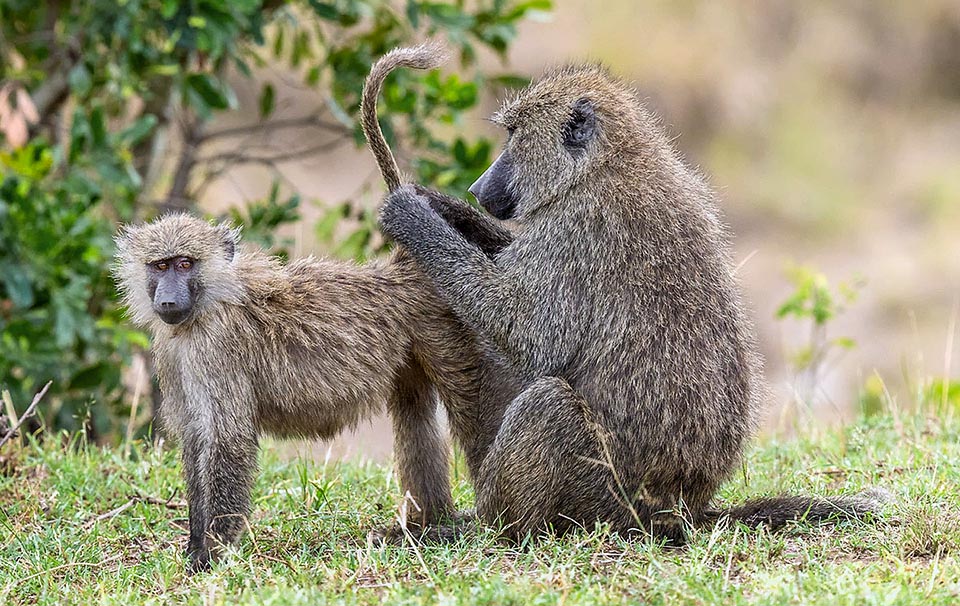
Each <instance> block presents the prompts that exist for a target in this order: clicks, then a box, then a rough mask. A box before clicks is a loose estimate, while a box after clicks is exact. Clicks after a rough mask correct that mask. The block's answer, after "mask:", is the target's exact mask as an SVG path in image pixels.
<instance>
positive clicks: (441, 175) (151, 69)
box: [0, 0, 551, 436]
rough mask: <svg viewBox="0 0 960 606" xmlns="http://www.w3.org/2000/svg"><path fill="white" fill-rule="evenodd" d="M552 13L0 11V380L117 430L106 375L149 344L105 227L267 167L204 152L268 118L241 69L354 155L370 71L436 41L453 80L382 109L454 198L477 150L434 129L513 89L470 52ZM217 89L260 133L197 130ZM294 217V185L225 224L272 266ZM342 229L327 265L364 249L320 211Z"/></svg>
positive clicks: (390, 128) (372, 245)
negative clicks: (391, 55)
mask: <svg viewBox="0 0 960 606" xmlns="http://www.w3.org/2000/svg"><path fill="white" fill-rule="evenodd" d="M550 8H551V3H550V1H549V0H520V1H510V0H482V1H480V2H475V3H465V2H454V3H443V2H421V1H415V0H408V1H406V2H403V3H391V2H386V1H381V0H335V1H333V2H320V1H318V0H307V1H306V2H282V1H275V0H265V1H261V0H196V1H192V2H179V1H177V0H124V1H121V2H117V1H115V0H88V1H85V2H71V1H66V0H64V1H57V0H54V1H51V2H34V1H25V0H0V84H2V85H3V87H2V88H0V118H2V119H0V267H3V271H2V272H0V388H4V389H9V390H10V392H11V394H12V395H13V398H14V401H15V403H16V405H17V407H18V408H19V409H20V410H22V409H23V408H24V407H25V405H26V403H28V402H29V401H30V399H31V396H32V393H33V392H34V391H35V390H37V389H38V388H39V386H42V385H43V384H44V383H45V382H46V381H47V380H49V379H54V385H53V387H52V388H51V391H50V393H49V394H48V395H47V397H46V400H45V403H44V406H43V407H42V409H43V410H44V415H45V420H46V422H47V423H48V424H49V425H51V426H53V427H57V428H60V427H62V428H68V429H77V428H79V427H81V425H82V424H83V422H84V420H87V419H89V421H90V423H87V424H86V428H87V429H88V430H92V432H93V433H94V434H95V435H96V436H106V435H109V434H110V432H111V430H112V429H114V428H115V425H116V422H117V418H118V415H122V414H125V413H126V412H127V411H126V409H125V407H124V404H123V401H124V389H123V385H122V382H121V368H122V367H123V365H124V364H125V363H126V362H128V361H129V357H130V355H131V352H133V351H134V350H135V349H136V348H142V347H144V346H145V345H146V341H145V337H144V335H142V334H141V333H139V332H137V331H135V330H132V329H131V328H130V327H128V326H127V325H126V324H125V323H124V320H123V318H122V315H121V313H120V311H119V310H118V309H117V307H116V292H115V289H114V286H113V283H112V280H111V278H110V273H109V268H110V264H111V259H112V256H113V252H114V250H113V241H112V235H113V233H114V232H115V230H116V227H117V224H118V223H119V222H124V221H130V220H142V219H145V218H149V217H151V216H152V215H154V214H156V213H157V212H159V211H161V210H164V209H181V208H187V209H195V199H196V196H197V195H198V192H199V191H201V189H202V186H203V183H204V182H205V181H207V180H209V179H210V178H212V177H211V175H212V176H215V175H218V174H220V173H222V172H223V171H224V170H226V169H227V168H229V166H231V165H233V164H235V163H243V162H250V163H257V164H261V165H265V166H268V167H271V168H273V169H275V168H276V163H277V162H279V161H280V156H262V155H260V156H258V155H255V154H252V153H247V151H248V150H246V149H244V146H243V145H242V144H236V145H234V146H233V147H234V148H236V151H235V152H233V153H230V154H211V153H204V152H205V150H206V146H207V145H208V144H209V143H210V142H211V141H214V140H217V141H221V142H222V141H230V140H231V139H232V138H233V137H234V136H235V135H239V134H241V133H249V132H256V131H258V130H260V131H264V132H266V131H269V130H270V129H271V128H274V127H277V125H279V124H280V123H282V121H283V118H281V117H278V116H277V115H276V114H277V111H278V110H277V98H276V88H275V85H274V84H273V83H272V82H271V81H270V79H271V78H270V75H269V74H270V72H269V71H267V72H266V76H264V74H263V73H260V74H256V75H255V74H254V71H255V70H257V69H261V70H262V69H264V68H269V67H271V66H276V65H277V64H278V62H279V63H280V64H281V65H282V66H283V67H284V69H288V70H292V71H293V72H295V73H296V74H298V75H299V77H300V78H301V80H302V83H303V85H304V86H306V87H309V88H310V89H312V90H314V91H316V95H317V98H318V100H321V101H322V104H321V108H322V109H321V110H319V111H318V114H317V116H316V121H315V123H316V125H319V126H322V130H325V131H329V132H328V134H333V135H334V136H335V137H340V139H337V138H334V139H333V140H332V142H331V145H336V144H339V143H340V142H341V140H342V142H343V143H344V144H346V145H362V144H363V137H362V132H361V130H360V126H359V124H358V121H357V120H356V116H357V111H358V105H359V95H360V91H361V88H362V84H363V80H364V78H365V77H366V75H367V72H368V71H369V68H370V65H371V64H372V62H373V61H374V60H375V59H376V58H378V57H379V56H380V55H382V54H383V53H385V52H386V51H388V50H390V49H392V48H394V47H396V46H399V45H403V44H410V43H413V42H415V41H417V40H420V39H422V38H423V37H441V38H445V39H446V40H447V41H448V43H449V44H450V46H452V47H453V48H454V49H455V50H456V52H457V54H458V57H459V60H460V61H459V63H460V67H461V68H463V71H464V73H465V74H466V75H456V74H450V75H441V74H440V73H439V72H433V73H430V74H427V75H423V74H415V73H407V72H405V71H401V72H398V73H396V74H393V75H392V76H391V78H390V79H389V81H388V82H387V83H386V85H385V90H384V95H383V107H382V108H381V116H382V122H383V126H384V131H385V133H386V136H387V138H388V140H389V141H390V143H391V145H393V146H394V147H395V149H403V150H404V151H405V152H406V156H405V157H407V158H408V159H409V161H410V165H411V167H412V168H413V171H414V173H415V177H416V178H417V179H418V180H420V181H421V182H423V183H426V184H430V185H434V186H437V187H441V188H447V189H454V190H462V189H464V188H465V184H468V183H470V182H471V181H472V180H473V179H475V177H476V176H478V175H479V173H480V172H481V171H482V170H483V168H484V167H485V166H486V164H487V163H488V162H489V160H490V152H491V149H492V146H491V143H490V142H489V141H484V140H479V141H476V140H468V139H465V138H463V137H462V136H460V135H459V134H456V133H457V131H458V129H456V128H451V126H454V127H456V126H458V125H459V124H460V122H461V117H462V115H463V113H464V112H465V111H467V110H469V109H470V108H472V107H473V106H474V105H475V104H476V103H477V100H478V94H479V91H480V90H482V89H483V88H484V87H485V86H487V85H491V86H515V85H517V84H522V83H523V78H521V77H519V76H515V75H512V74H496V75H489V74H484V73H482V72H480V71H478V70H477V69H476V68H475V64H476V60H477V53H478V51H479V49H480V48H481V47H484V48H487V49H490V50H491V51H492V52H494V53H496V54H498V55H499V56H500V57H501V58H504V59H505V57H506V53H507V50H508V48H509V46H510V43H511V42H512V41H513V40H514V38H515V36H516V26H517V23H518V22H519V21H520V20H521V19H523V18H524V17H526V16H528V15H531V14H533V13H535V12H537V11H546V10H549V9H550ZM231 79H251V80H254V79H255V80H256V81H258V82H260V86H261V88H260V93H259V95H258V98H257V107H256V109H257V114H258V122H256V123H255V124H251V125H247V126H246V127H243V128H240V129H236V130H235V131H233V132H229V131H228V130H225V131H219V132H211V131H210V130H209V128H208V123H209V121H210V120H211V119H212V118H214V117H215V116H216V115H217V114H219V113H223V112H229V111H232V110H235V109H237V106H238V100H237V95H236V94H235V93H234V90H233V88H232V87H231V85H230V82H231ZM321 114H322V115H321ZM450 133H453V134H450ZM178 142H179V146H178ZM309 153H312V152H311V150H310V149H308V150H305V151H304V152H302V154H303V155H302V156H297V157H306V156H307V155H308V154H309ZM293 155H296V154H293ZM171 158H172V159H173V162H172V163H171V162H170V161H167V160H169V159H171ZM158 167H159V168H158ZM299 205H300V196H299V195H298V193H297V192H292V193H285V192H281V190H280V187H279V186H278V185H275V186H274V188H273V189H272V190H271V192H270V193H269V194H268V195H267V196H266V197H265V199H263V200H260V201H255V202H252V203H249V204H246V205H242V206H237V207H235V208H234V209H233V210H231V211H230V212H229V215H228V216H229V219H230V220H232V221H233V222H234V223H236V224H238V225H242V226H243V227H244V230H245V238H246V239H247V240H248V241H251V242H253V243H255V244H258V245H261V246H264V247H266V248H269V249H271V250H273V251H276V252H278V253H281V254H283V253H285V249H286V247H287V246H289V241H288V240H285V239H283V238H282V237H280V236H278V235H277V233H276V232H277V229H278V228H280V227H282V226H283V225H285V224H288V223H291V222H293V221H296V220H298V219H299V210H298V208H299ZM344 217H352V218H353V219H357V218H360V219H362V220H361V221H360V222H359V223H357V225H358V226H357V227H355V228H354V229H353V231H351V232H349V233H347V234H346V236H345V237H343V238H342V241H341V242H340V244H339V246H338V252H339V254H341V255H342V256H345V257H350V258H356V259H363V258H366V257H367V256H370V255H373V254H376V253H377V252H379V250H380V249H381V248H382V247H383V244H382V243H379V242H375V240H377V239H375V238H373V234H374V231H375V228H374V224H373V220H372V217H370V216H369V212H368V211H367V210H365V209H357V208H352V207H351V206H350V205H349V204H343V205H339V206H336V207H334V209H333V210H332V211H331V214H330V215H329V216H328V217H325V218H323V219H322V220H321V221H320V224H319V225H318V227H317V231H318V233H325V234H327V237H329V238H333V237H334V234H335V233H336V231H337V230H336V225H337V223H338V222H339V221H340V220H341V219H342V218H344ZM340 231H342V230H340ZM340 235H341V236H342V235H343V234H340ZM88 410H89V411H91V412H92V414H90V415H88V414H87V411H88Z"/></svg>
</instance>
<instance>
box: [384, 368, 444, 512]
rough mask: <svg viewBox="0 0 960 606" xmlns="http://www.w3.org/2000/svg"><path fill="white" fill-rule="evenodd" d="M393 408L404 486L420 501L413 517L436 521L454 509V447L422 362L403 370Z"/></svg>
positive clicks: (396, 450) (399, 467) (392, 417)
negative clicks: (446, 434)
mask: <svg viewBox="0 0 960 606" xmlns="http://www.w3.org/2000/svg"><path fill="white" fill-rule="evenodd" d="M389 408H390V417H391V419H392V421H393V435H394V453H395V454H394V456H396V458H397V467H398V469H399V474H400V485H401V488H402V490H403V491H404V492H405V493H406V492H409V493H410V495H411V496H412V497H413V499H414V501H416V507H413V506H411V507H410V509H409V512H410V514H411V515H410V519H411V521H413V522H415V523H418V524H432V523H435V522H436V521H438V520H439V519H441V518H443V517H445V516H448V515H450V514H451V513H452V512H453V497H452V496H451V493H450V449H449V446H448V445H447V440H446V437H445V431H444V429H443V427H441V424H440V419H439V418H438V414H437V412H438V411H437V398H436V395H435V393H434V389H433V387H432V386H431V385H430V382H429V380H428V379H427V377H426V375H425V374H424V372H423V369H422V368H421V367H420V366H419V365H418V364H416V363H414V362H411V363H409V364H408V365H407V366H406V367H404V369H403V370H401V374H400V376H399V377H398V381H397V391H396V393H395V394H394V397H393V398H392V399H391V402H390V404H389Z"/></svg>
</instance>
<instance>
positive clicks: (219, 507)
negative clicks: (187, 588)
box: [183, 373, 257, 572]
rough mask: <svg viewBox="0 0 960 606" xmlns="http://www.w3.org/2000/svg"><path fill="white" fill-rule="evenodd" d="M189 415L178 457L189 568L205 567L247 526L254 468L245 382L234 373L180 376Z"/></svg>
mask: <svg viewBox="0 0 960 606" xmlns="http://www.w3.org/2000/svg"><path fill="white" fill-rule="evenodd" d="M183 387H184V394H185V395H186V397H187V398H188V400H189V401H187V402H186V404H187V406H185V407H184V410H187V411H189V414H190V418H189V420H188V421H187V423H186V424H185V427H184V436H183V458H184V475H185V476H186V481H187V503H188V505H189V508H190V509H189V513H190V543H189V547H188V555H189V557H190V569H191V570H192V571H194V572H196V571H200V570H205V569H207V568H209V566H210V562H211V561H212V560H215V559H216V557H217V555H218V554H219V552H220V548H221V547H222V546H223V545H227V544H230V543H232V542H233V541H235V540H236V539H237V538H238V537H239V536H240V533H241V532H242V531H243V529H244V528H245V526H246V517H247V514H248V513H249V510H250V492H251V488H252V485H253V478H254V474H255V472H256V468H257V427H256V424H255V418H254V400H253V392H252V389H251V387H250V385H249V382H248V381H247V380H246V378H244V377H240V376H237V375H236V374H235V373H224V375H222V376H220V377H213V376H208V377H206V379H205V380H204V381H203V382H201V381H200V380H198V378H196V377H190V376H187V375H185V376H184V377H183Z"/></svg>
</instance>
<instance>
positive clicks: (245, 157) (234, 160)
mask: <svg viewBox="0 0 960 606" xmlns="http://www.w3.org/2000/svg"><path fill="white" fill-rule="evenodd" d="M347 140H348V137H347V136H346V135H342V136H340V137H337V138H335V139H332V140H330V141H326V142H325V143H321V144H319V145H313V146H310V147H304V148H303V149H297V150H293V151H288V152H280V153H276V154H273V155H261V156H258V155H253V154H247V153H244V152H226V153H223V154H216V155H213V156H208V157H206V158H200V159H199V160H198V162H203V163H205V164H209V163H214V162H224V163H226V164H228V165H230V166H233V165H237V164H263V165H267V166H273V165H275V164H280V163H283V162H289V161H291V160H299V159H302V158H306V157H308V156H315V155H319V154H324V153H327V152H329V151H332V150H334V149H336V148H338V147H340V146H341V145H343V144H344V143H345V142H346V141H347Z"/></svg>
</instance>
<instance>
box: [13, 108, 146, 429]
mask: <svg viewBox="0 0 960 606" xmlns="http://www.w3.org/2000/svg"><path fill="white" fill-rule="evenodd" d="M81 121H82V118H80V119H78V121H77V122H75V125H76V124H79V123H80V122H81ZM80 130H82V129H80ZM83 138H84V135H81V134H77V136H76V138H75V139H74V143H75V145H76V146H77V147H81V146H84V147H86V146H87V145H86V144H89V145H90V146H92V145H102V146H109V145H110V144H111V139H112V140H113V142H116V140H117V139H119V137H100V135H97V136H95V137H92V138H90V139H89V140H88V141H87V142H86V144H85V143H84V142H82V141H81V139H83ZM98 141H99V143H97V142H98ZM100 151H101V152H103V150H100ZM58 153H59V150H57V149H55V148H51V147H50V146H49V145H48V144H46V143H45V142H44V141H42V140H35V141H33V142H31V143H29V144H27V145H26V146H25V147H23V148H21V149H19V150H16V151H14V152H7V151H0V267H2V268H3V271H0V385H2V387H3V388H4V389H7V390H9V391H10V393H11V396H12V397H13V399H14V402H16V403H18V404H21V405H24V406H25V405H26V404H27V403H29V402H30V400H31V398H32V396H33V394H34V392H36V391H38V390H39V388H40V387H41V386H42V385H43V384H44V383H46V382H47V381H48V380H50V379H53V381H54V387H53V388H52V389H51V393H50V394H49V395H48V400H47V403H49V404H50V405H49V406H47V407H45V408H44V410H46V411H47V412H46V415H45V420H46V422H47V423H50V424H52V425H53V426H55V427H62V428H67V429H71V430H73V429H78V428H79V427H80V424H81V423H83V422H84V421H85V420H86V419H87V418H89V420H90V422H91V423H93V425H92V426H91V427H89V429H91V430H93V431H94V432H95V433H96V434H98V435H99V434H102V433H103V432H106V431H108V430H109V429H110V427H109V419H110V416H111V415H110V414H108V412H109V411H111V410H116V409H117V407H119V406H120V404H121V396H122V390H121V382H120V374H121V364H122V362H123V361H124V360H125V359H127V358H128V357H129V355H130V351H131V347H133V346H140V347H144V346H146V344H147V343H146V339H145V337H144V336H143V335H142V334H141V333H139V332H136V331H134V330H131V329H130V328H129V327H127V326H126V325H125V324H124V322H123V320H122V318H121V316H120V313H119V311H118V310H117V308H116V306H115V305H114V300H115V298H116V294H115V292H114V286H113V282H112V280H110V279H109V272H108V270H109V267H110V264H111V255H112V250H113V245H112V237H113V233H114V230H115V225H116V224H115V219H114V217H111V216H109V215H108V214H107V212H108V211H117V210H120V211H124V210H129V204H127V205H126V208H124V206H125V205H123V204H116V205H114V206H113V207H112V208H105V207H104V206H103V205H101V204H100V201H101V200H102V199H103V195H104V192H105V190H108V189H109V190H111V191H113V192H114V193H115V194H119V195H118V197H117V198H116V199H117V200H118V201H119V200H125V201H126V202H130V201H131V198H132V192H133V191H135V184H134V182H133V181H134V180H133V179H125V178H123V177H124V176H126V175H128V173H127V172H126V171H125V170H124V167H123V166H120V165H111V164H108V163H106V162H103V163H100V164H94V165H91V164H90V163H89V162H87V161H85V159H86V158H93V157H100V156H101V154H100V153H93V152H91V153H90V154H89V156H88V155H85V154H82V153H79V152H78V153H76V154H72V153H69V154H67V157H65V158H60V159H59V160H58V159H57V155H58ZM104 157H108V156H107V155H106V154H104ZM71 158H72V159H71ZM113 178H117V179H118V180H113ZM123 194H125V195H123ZM87 412H90V413H92V414H89V415H88V414H87Z"/></svg>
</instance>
